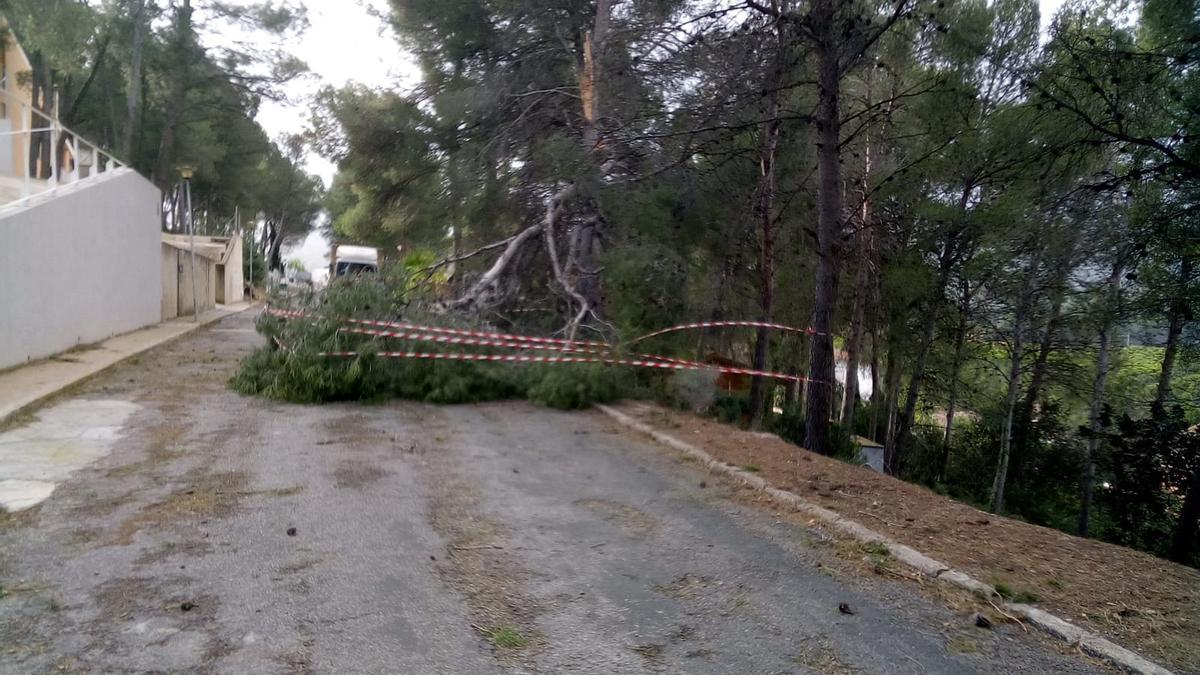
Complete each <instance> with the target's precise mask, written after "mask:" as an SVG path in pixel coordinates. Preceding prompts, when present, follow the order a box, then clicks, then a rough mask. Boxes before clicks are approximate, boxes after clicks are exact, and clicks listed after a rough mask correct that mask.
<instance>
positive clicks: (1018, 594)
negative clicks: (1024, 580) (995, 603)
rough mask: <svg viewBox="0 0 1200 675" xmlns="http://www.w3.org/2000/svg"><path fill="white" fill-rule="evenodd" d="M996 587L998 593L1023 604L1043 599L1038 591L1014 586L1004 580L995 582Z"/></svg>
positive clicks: (1008, 599) (1010, 600)
mask: <svg viewBox="0 0 1200 675" xmlns="http://www.w3.org/2000/svg"><path fill="white" fill-rule="evenodd" d="M993 587H994V588H995V589H996V594H997V595H999V596H1000V597H1002V598H1004V599H1005V600H1007V601H1009V602H1015V603H1017V604H1022V605H1030V604H1033V603H1035V602H1038V601H1039V600H1041V598H1040V597H1039V596H1038V594H1037V593H1034V592H1033V591H1028V590H1025V589H1021V588H1014V587H1012V586H1009V585H1008V584H1005V583H1003V582H997V583H995V584H993Z"/></svg>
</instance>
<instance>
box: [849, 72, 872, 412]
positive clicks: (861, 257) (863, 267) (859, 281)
mask: <svg viewBox="0 0 1200 675" xmlns="http://www.w3.org/2000/svg"><path fill="white" fill-rule="evenodd" d="M870 86H871V83H870V78H869V77H868V79H867V100H868V103H869V102H870ZM870 179H871V135H870V133H868V134H867V140H866V147H865V148H864V150H863V171H862V176H861V179H860V180H859V186H858V187H859V194H860V198H861V199H862V207H861V209H860V210H859V219H860V222H859V230H858V269H857V271H856V272H855V274H854V309H853V314H852V316H851V319H850V341H849V342H848V343H847V344H846V388H845V391H844V395H843V397H842V414H841V423H842V429H843V430H845V431H846V432H848V433H854V413H855V410H856V408H857V407H858V367H859V363H860V362H861V360H862V352H863V342H864V341H865V338H866V334H867V303H868V301H869V300H870V297H871V272H872V265H873V263H874V260H875V255H874V253H875V246H874V237H875V233H874V230H873V228H872V226H871V193H870Z"/></svg>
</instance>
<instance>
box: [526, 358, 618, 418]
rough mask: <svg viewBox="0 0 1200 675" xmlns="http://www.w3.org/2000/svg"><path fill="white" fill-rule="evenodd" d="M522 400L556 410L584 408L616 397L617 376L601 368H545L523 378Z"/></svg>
mask: <svg viewBox="0 0 1200 675" xmlns="http://www.w3.org/2000/svg"><path fill="white" fill-rule="evenodd" d="M524 375H525V377H526V378H527V383H528V389H527V390H526V396H527V397H528V398H529V400H531V401H535V402H537V403H541V404H542V405H545V406H549V407H551V408H558V409H560V410H575V409H578V408H586V407H587V406H589V405H591V404H592V403H608V402H609V401H613V400H616V399H617V398H619V397H620V393H621V385H620V374H619V373H618V372H617V371H616V369H615V368H613V367H612V366H606V365H603V364H589V365H584V364H570V365H566V364H564V365H546V366H542V367H535V368H532V369H530V370H529V371H527V372H526V373H525V374H524Z"/></svg>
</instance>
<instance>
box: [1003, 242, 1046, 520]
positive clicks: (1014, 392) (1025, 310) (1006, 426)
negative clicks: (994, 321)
mask: <svg viewBox="0 0 1200 675" xmlns="http://www.w3.org/2000/svg"><path fill="white" fill-rule="evenodd" d="M1041 260H1042V250H1041V249H1040V248H1039V249H1038V250H1037V252H1036V253H1034V256H1033V260H1032V261H1030V263H1029V272H1028V275H1027V286H1026V287H1025V288H1023V289H1022V291H1021V297H1020V299H1018V300H1017V310H1016V312H1015V313H1014V316H1013V338H1012V340H1013V341H1012V354H1011V355H1010V357H1011V361H1010V362H1009V368H1008V390H1007V393H1006V394H1005V397H1004V423H1003V426H1002V427H1001V429H1000V458H999V460H998V461H997V462H996V476H995V478H994V479H993V481H992V513H1000V512H1001V511H1003V510H1004V491H1005V489H1006V488H1007V485H1008V462H1009V457H1010V455H1011V453H1012V432H1013V417H1014V415H1016V411H1017V396H1018V395H1019V394H1020V391H1021V358H1022V357H1023V356H1024V349H1025V322H1026V321H1027V320H1028V317H1029V312H1030V305H1031V304H1032V303H1033V293H1034V288H1033V286H1034V284H1035V283H1036V277H1037V274H1038V270H1039V268H1040V267H1041Z"/></svg>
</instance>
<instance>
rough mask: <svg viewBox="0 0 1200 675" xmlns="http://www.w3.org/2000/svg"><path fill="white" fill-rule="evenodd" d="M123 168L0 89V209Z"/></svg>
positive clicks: (96, 147) (106, 153) (54, 117)
mask: <svg viewBox="0 0 1200 675" xmlns="http://www.w3.org/2000/svg"><path fill="white" fill-rule="evenodd" d="M124 166H125V164H124V163H123V162H121V161H120V160H118V159H117V158H116V157H114V156H113V155H112V154H111V153H109V152H106V151H105V150H104V149H103V148H101V147H100V146H98V145H96V144H95V143H92V142H91V141H88V140H86V139H84V138H83V137H82V136H80V135H79V134H78V133H76V132H75V131H73V130H71V129H69V128H68V127H67V126H66V125H64V124H63V123H62V122H60V121H59V120H58V118H57V117H56V116H54V115H50V114H47V113H45V112H43V111H41V110H38V109H36V108H34V107H33V106H32V105H30V103H29V102H28V101H25V100H23V99H22V98H20V97H19V96H16V95H14V93H13V92H11V91H7V90H5V89H3V88H0V206H12V205H14V204H17V203H19V202H21V201H24V200H26V199H29V198H30V197H33V196H36V195H38V194H42V193H45V192H49V191H51V190H54V189H55V188H58V187H59V186H62V185H68V184H71V183H76V182H79V181H81V180H84V179H86V178H88V177H90V176H94V175H97V174H102V173H106V172H108V171H113V170H115V169H119V168H122V167H124Z"/></svg>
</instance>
